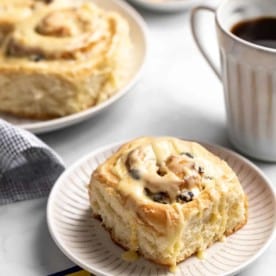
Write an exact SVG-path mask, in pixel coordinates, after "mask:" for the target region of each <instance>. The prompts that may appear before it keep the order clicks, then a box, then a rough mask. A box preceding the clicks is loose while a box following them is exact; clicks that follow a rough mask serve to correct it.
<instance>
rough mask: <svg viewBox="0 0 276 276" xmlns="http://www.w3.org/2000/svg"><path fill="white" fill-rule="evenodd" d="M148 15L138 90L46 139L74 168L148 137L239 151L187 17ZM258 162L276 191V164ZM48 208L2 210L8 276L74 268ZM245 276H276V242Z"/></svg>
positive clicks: (0, 230)
mask: <svg viewBox="0 0 276 276" xmlns="http://www.w3.org/2000/svg"><path fill="white" fill-rule="evenodd" d="M142 14H143V16H144V18H145V20H146V22H147V23H148V26H149V58H148V62H147V66H146V68H145V72H144V74H143V77H142V79H141V81H140V82H139V83H138V85H137V86H136V87H135V88H134V89H133V91H132V92H131V93H129V94H128V95H127V96H126V97H125V98H123V99H122V100H121V101H120V102H119V103H117V104H116V105H115V106H114V107H112V108H111V109H109V110H108V111H107V112H105V113H102V114H100V115H98V116H97V117H95V118H93V119H91V120H88V121H86V122H83V123H81V124H79V125H76V126H74V127H70V128H67V129H64V130H60V131H56V132H54V133H51V134H47V135H42V136H40V137H41V138H42V139H43V140H44V141H45V142H47V143H48V144H49V145H50V146H51V147H53V148H54V149H55V150H56V151H57V152H58V153H59V154H60V155H61V156H62V157H63V158H64V160H65V162H66V163H67V165H68V166H69V165H71V164H72V163H73V162H75V161H76V160H78V159H79V158H80V157H82V156H83V155H84V154H87V153H88V152H90V151H92V150H94V149H96V148H97V147H99V146H102V145H105V144H108V143H113V142H115V141H120V140H125V139H130V138H134V137H136V136H141V135H175V136H181V137H185V138H191V139H196V140H201V141H206V142H209V143H214V144H219V145H223V146H226V147H230V148H231V145H229V143H228V140H227V130H226V125H225V111H224V102H223V93H222V87H221V84H220V83H219V82H218V80H217V79H216V77H215V75H214V74H213V73H212V72H211V70H210V69H209V68H208V66H207V65H206V64H205V62H204V61H203V59H202V58H201V56H200V55H199V52H198V50H197V49H196V47H195V45H194V43H193V41H192V37H191V33H190V30H189V24H188V15H187V13H178V14H169V15H164V14H163V15H161V14H153V13H149V12H144V11H143V12H142ZM211 28H212V24H211V23H210V24H207V25H205V26H204V30H205V32H204V33H205V39H206V41H208V45H209V46H210V47H211V51H212V52H213V53H214V55H215V51H216V48H215V47H214V45H215V39H214V37H213V32H212V31H211ZM255 163H256V164H257V165H258V166H259V167H260V168H261V169H262V170H263V171H264V173H265V174H266V175H267V176H268V177H269V178H270V180H271V181H272V183H273V184H274V185H275V186H276V184H275V182H276V164H265V163H257V162H255ZM46 201H47V199H46V198H44V199H37V200H32V201H27V202H21V203H16V204H11V205H6V206H0V275H21V276H25V275H27V276H37V275H46V274H49V273H53V272H55V271H58V270H61V269H65V268H69V267H71V266H73V264H72V263H71V262H70V261H69V260H68V259H67V258H66V257H65V256H64V255H63V254H62V253H61V252H60V251H59V249H58V248H57V247H56V246H55V244H54V242H53V241H52V239H51V238H50V236H49V233H48V230H47V225H46V218H45V212H46ZM240 275H242V276H259V275H265V276H274V275H276V242H275V241H274V242H273V244H272V245H271V246H270V247H269V248H268V249H267V251H266V252H265V253H264V254H263V256H262V257H260V258H259V259H258V260H257V261H256V262H255V263H254V264H253V265H251V266H250V267H248V269H246V270H245V271H244V272H242V273H241V274H240Z"/></svg>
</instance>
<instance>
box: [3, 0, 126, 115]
mask: <svg viewBox="0 0 276 276" xmlns="http://www.w3.org/2000/svg"><path fill="white" fill-rule="evenodd" d="M25 1H27V0H25ZM36 2H37V1H36ZM39 2H40V1H39ZM78 3H79V2H78ZM0 6H1V4H0ZM23 10H24V9H22V14H23ZM26 14H27V12H26ZM0 22H1V21H0ZM130 48H131V47H130V41H129V28H128V23H127V22H126V21H125V20H124V19H123V18H122V17H121V16H120V15H119V14H117V13H115V12H109V11H104V10H102V9H100V8H98V7H97V6H95V5H93V4H91V3H86V2H81V3H79V4H74V1H72V2H70V1H55V2H53V3H50V4H47V5H45V4H43V7H42V6H40V8H39V7H37V8H36V9H35V11H34V9H33V10H32V13H31V15H28V16H27V15H26V18H24V20H21V21H20V24H15V27H14V28H13V30H12V31H11V32H10V33H9V34H8V35H7V36H6V37H5V39H4V42H3V43H2V48H1V52H0V102H1V104H0V111H2V112H8V113H11V114H14V115H18V116H23V117H30V118H39V119H48V118H52V117H59V116H65V115H69V114H72V113H76V112H79V111H82V110H85V109H87V108H89V107H91V106H93V105H96V104H99V103H101V102H102V101H105V100H106V99H108V98H109V97H110V96H111V95H113V94H114V93H115V92H116V91H117V89H118V88H119V87H120V86H121V85H122V83H123V81H124V75H125V73H126V72H125V70H126V64H127V61H128V60H127V58H128V54H129V52H130Z"/></svg>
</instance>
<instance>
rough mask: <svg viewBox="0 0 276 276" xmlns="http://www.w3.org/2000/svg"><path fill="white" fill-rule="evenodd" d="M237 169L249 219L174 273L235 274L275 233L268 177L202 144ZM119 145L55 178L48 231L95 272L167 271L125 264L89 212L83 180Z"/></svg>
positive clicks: (144, 263)
mask: <svg viewBox="0 0 276 276" xmlns="http://www.w3.org/2000/svg"><path fill="white" fill-rule="evenodd" d="M203 145H204V146H205V147H207V148H208V149H209V150H210V151H211V152H213V153H215V154H216V155H218V156H219V157H221V158H222V159H224V160H226V161H227V162H228V164H229V165H230V166H231V167H232V168H233V170H234V171H235V172H236V173H237V175H238V177H239V179H240V181H241V184H242V186H243V188H244V190H245V192H246V194H247V196H248V199H249V218H248V223H247V224H246V225H245V226H244V227H243V228H242V229H241V230H239V231H238V232H236V233H235V234H233V235H231V236H229V237H227V238H226V240H225V242H219V243H216V244H214V245H213V246H211V247H210V248H209V249H208V250H206V256H205V259H204V260H200V259H198V258H196V257H190V258H189V259H187V260H186V261H184V262H182V263H180V264H179V265H178V268H177V271H176V273H175V274H174V275H187V276H198V275H204V276H214V275H234V274H237V273H238V272H240V271H241V270H242V269H244V268H245V267H246V266H247V265H249V264H250V263H252V262H253V261H254V260H256V258H257V257H259V256H260V255H261V254H262V253H263V252H264V250H265V249H266V248H267V247H268V245H269V244H270V242H271V241H272V239H273V237H274V234H275V222H276V202H275V195H274V192H273V189H272V186H271V185H270V183H269V181H268V180H267V179H266V177H265V176H264V175H263V173H262V172H261V171H260V170H259V169H258V168H257V167H256V166H255V165H253V164H252V163H251V162H250V161H248V160H246V159H245V158H243V157H241V156H240V155H238V154H236V153H234V152H232V151H230V150H227V149H225V148H222V147H218V146H214V145H206V144H203ZM118 146H119V144H116V145H111V146H107V147H105V148H101V149H99V150H97V151H94V152H92V153H91V154H89V155H87V156H86V157H84V158H83V159H81V160H80V161H78V162H77V163H76V164H75V165H73V166H72V167H71V168H69V169H67V171H66V172H64V173H63V174H62V175H61V177H60V178H59V179H58V181H57V182H56V184H55V186H54V187H53V189H52V192H51V194H50V197H49V201H48V206H47V220H48V227H49V230H50V233H51V235H52V237H53V239H54V241H55V242H56V244H57V246H58V247H59V248H60V249H61V251H62V252H63V253H64V254H65V255H66V256H67V257H68V258H69V259H71V260H72V261H73V262H75V263H76V264H78V265H79V266H81V267H82V268H84V269H85V270H87V271H89V272H92V273H95V274H96V275H112V276H114V275H151V276H153V275H154V276H157V275H171V273H170V272H168V270H167V269H166V268H164V267H162V266H158V265H155V264H153V263H151V262H148V261H146V260H145V259H144V258H142V257H141V258H140V259H139V260H137V261H136V262H133V263H129V262H126V261H124V260H122V259H121V254H122V253H123V250H122V249H121V248H120V247H119V246H117V245H115V244H114V243H113V242H112V241H111V239H110V237H109V234H108V233H107V232H106V230H104V229H103V227H102V226H101V225H100V222H99V221H98V220H95V219H93V218H92V216H91V210H90V206H89V201H88V191H87V184H88V183H89V179H90V175H91V173H92V171H93V170H94V169H95V168H96V167H97V166H98V165H99V164H100V163H102V162H103V161H104V160H105V159H106V158H107V157H108V156H110V155H111V154H112V153H114V152H115V151H116V150H117V148H118Z"/></svg>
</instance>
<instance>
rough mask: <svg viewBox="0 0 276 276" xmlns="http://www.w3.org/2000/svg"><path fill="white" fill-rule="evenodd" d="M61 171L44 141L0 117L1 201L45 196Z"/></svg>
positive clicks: (55, 158)
mask: <svg viewBox="0 0 276 276" xmlns="http://www.w3.org/2000/svg"><path fill="white" fill-rule="evenodd" d="M63 170H64V164H63V161H62V160H61V158H60V157H59V156H58V155H57V154H56V153H55V152H54V151H53V150H52V149H50V148H49V147H48V146H47V145H46V144H44V143H43V142H42V141H41V140H39V139H38V138H37V137H35V136H34V135H33V134H31V133H29V132H28V131H25V130H23V129H20V128H17V127H14V126H12V125H11V124H9V123H7V122H5V121H3V120H1V119H0V204H7V203H11V202H15V201H20V200H26V199H33V198H38V197H43V196H46V195H48V193H49V191H50V189H51V187H52V185H53V184H54V182H55V180H56V179H57V178H58V176H59V175H60V174H61V173H62V172H63Z"/></svg>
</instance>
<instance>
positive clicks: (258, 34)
mask: <svg viewBox="0 0 276 276" xmlns="http://www.w3.org/2000/svg"><path fill="white" fill-rule="evenodd" d="M231 32H232V33H233V34H235V35H236V36H238V37H240V38H242V39H244V40H247V41H249V42H251V43H254V44H258V45H261V46H265V47H269V48H274V49H276V17H259V18H255V19H250V20H245V21H241V22H239V23H237V24H236V25H234V26H233V27H232V28H231Z"/></svg>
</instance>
